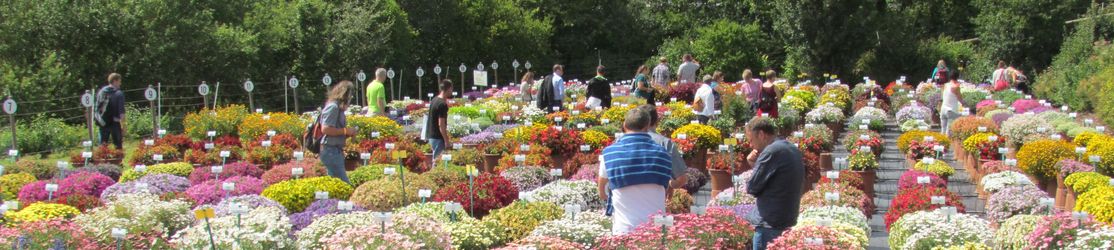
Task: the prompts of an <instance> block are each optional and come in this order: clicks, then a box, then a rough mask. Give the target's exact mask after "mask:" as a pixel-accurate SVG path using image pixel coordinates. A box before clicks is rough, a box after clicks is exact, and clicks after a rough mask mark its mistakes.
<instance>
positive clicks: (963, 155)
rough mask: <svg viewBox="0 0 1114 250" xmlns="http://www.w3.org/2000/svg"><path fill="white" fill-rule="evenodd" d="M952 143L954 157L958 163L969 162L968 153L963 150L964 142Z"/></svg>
mask: <svg viewBox="0 0 1114 250" xmlns="http://www.w3.org/2000/svg"><path fill="white" fill-rule="evenodd" d="M951 143H952V145H951V148H952V157H955V160H956V161H960V162H964V161H967V151H964V150H963V142H957V141H952V142H951Z"/></svg>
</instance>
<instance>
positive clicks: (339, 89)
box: [319, 81, 359, 184]
mask: <svg viewBox="0 0 1114 250" xmlns="http://www.w3.org/2000/svg"><path fill="white" fill-rule="evenodd" d="M352 86H353V84H352V82H351V81H341V82H340V83H337V85H336V86H333V89H332V90H330V91H329V96H328V98H329V99H328V101H326V102H325V108H324V109H322V110H321V117H320V119H321V133H323V134H325V136H324V137H323V138H321V151H320V152H321V153H320V154H319V156H320V157H321V164H324V165H325V172H326V173H328V174H329V176H332V177H336V178H337V179H340V180H342V181H344V182H346V183H349V184H351V182H349V181H348V174H347V173H346V172H345V169H344V143H345V140H346V139H347V138H348V137H349V136H355V135H356V134H358V133H359V129H357V128H349V127H348V119H347V118H346V117H344V111H345V110H348V101H349V96H351V94H352V93H349V91H351V90H352Z"/></svg>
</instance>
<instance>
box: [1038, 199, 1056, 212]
mask: <svg viewBox="0 0 1114 250" xmlns="http://www.w3.org/2000/svg"><path fill="white" fill-rule="evenodd" d="M1055 203H1056V199H1053V198H1041V200H1040V205H1041V207H1045V208H1048V214H1052V211H1053V210H1054V209H1053V208H1052V205H1053V204H1055Z"/></svg>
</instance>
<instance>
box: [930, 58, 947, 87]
mask: <svg viewBox="0 0 1114 250" xmlns="http://www.w3.org/2000/svg"><path fill="white" fill-rule="evenodd" d="M931 79H932V82H935V83H936V85H937V86H939V85H943V84H944V83H947V82H948V63H946V62H944V59H940V61H939V62H936V68H934V69H932V78H931Z"/></svg>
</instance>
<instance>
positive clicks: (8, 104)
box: [4, 96, 19, 152]
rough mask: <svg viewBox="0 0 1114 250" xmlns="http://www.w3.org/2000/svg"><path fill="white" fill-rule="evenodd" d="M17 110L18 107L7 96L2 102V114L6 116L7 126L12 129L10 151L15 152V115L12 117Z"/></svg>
mask: <svg viewBox="0 0 1114 250" xmlns="http://www.w3.org/2000/svg"><path fill="white" fill-rule="evenodd" d="M17 109H19V105H18V104H16V103H15V100H12V97H11V96H8V98H7V99H5V100H4V113H7V114H8V125H9V126H11V128H12V149H11V150H16V145H18V144H16V140H15V138H16V134H15V115H14V114H15V111H16V110H17ZM8 152H11V151H8Z"/></svg>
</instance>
